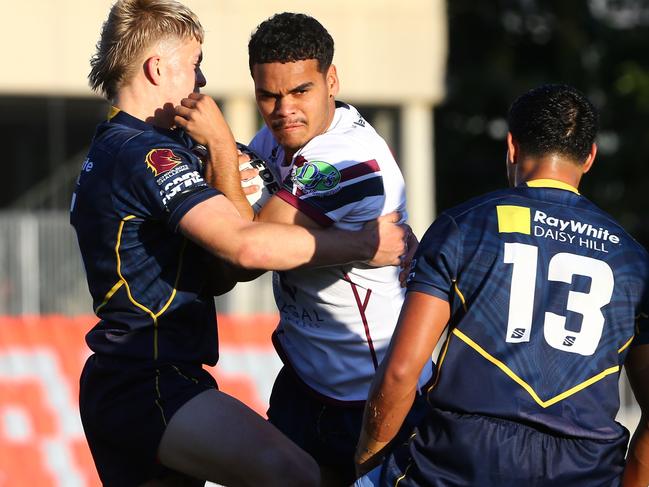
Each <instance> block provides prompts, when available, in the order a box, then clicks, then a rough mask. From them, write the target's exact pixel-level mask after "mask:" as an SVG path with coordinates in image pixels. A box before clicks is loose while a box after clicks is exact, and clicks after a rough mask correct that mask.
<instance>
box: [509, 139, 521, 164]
mask: <svg viewBox="0 0 649 487" xmlns="http://www.w3.org/2000/svg"><path fill="white" fill-rule="evenodd" d="M518 155H519V154H518V144H517V143H516V141H515V140H514V137H513V136H512V133H511V132H507V164H516V162H517V160H518Z"/></svg>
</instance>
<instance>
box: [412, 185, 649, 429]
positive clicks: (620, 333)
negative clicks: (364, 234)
mask: <svg viewBox="0 0 649 487" xmlns="http://www.w3.org/2000/svg"><path fill="white" fill-rule="evenodd" d="M648 279H649V258H648V255H647V253H646V251H645V250H644V249H643V248H642V247H641V246H640V245H639V244H638V243H637V242H636V241H635V240H633V239H632V238H631V237H630V236H629V235H628V234H627V233H626V232H625V231H624V230H623V229H622V228H621V227H620V226H619V225H618V224H617V223H615V222H614V221H613V220H612V219H611V218H610V217H609V216H607V215H606V214H605V213H604V212H602V211H601V210H599V209H598V208H597V207H596V206H595V205H593V204H592V203H591V202H589V201H588V200H587V199H586V198H584V197H583V196H580V195H579V194H578V193H577V192H576V190H574V188H572V187H570V186H568V185H565V184H563V183H560V182H558V181H552V180H537V181H531V182H529V183H528V185H523V186H520V187H517V188H513V189H507V190H502V191H498V192H494V193H491V194H488V195H485V196H482V197H479V198H476V199H474V200H471V201H469V202H467V203H465V204H463V205H461V206H458V207H456V208H454V209H452V210H450V211H448V212H446V213H444V214H442V215H441V216H440V217H439V218H438V219H437V220H436V221H435V223H434V224H433V225H432V226H431V227H430V228H429V230H428V231H427V232H426V235H425V236H424V238H423V239H422V242H421V244H420V247H419V250H418V253H417V257H416V266H415V269H414V272H413V273H412V274H411V276H410V278H409V285H408V291H418V292H423V293H427V294H430V295H433V296H436V297H439V298H441V299H444V300H448V301H449V303H450V305H451V320H450V322H449V334H448V338H447V341H446V342H445V344H444V347H443V348H442V352H441V354H440V358H439V361H438V362H439V365H438V372H439V373H438V378H437V383H436V384H435V385H434V386H433V387H432V388H431V390H430V392H429V400H430V402H431V403H432V404H433V405H434V406H435V407H438V408H440V409H444V410H448V411H455V412H464V413H477V414H483V415H487V416H492V417H499V418H505V419H508V420H513V421H519V422H521V423H524V424H528V425H532V426H535V427H539V428H541V429H543V430H548V431H550V432H554V433H555V434H559V435H566V436H572V437H581V438H591V439H613V438H619V437H620V436H621V435H623V434H625V432H624V430H623V429H622V427H621V426H620V425H619V424H618V423H616V422H615V420H614V418H615V416H616V414H617V411H618V408H619V397H618V377H619V373H620V367H621V366H622V365H623V363H624V360H625V357H626V354H627V352H628V350H629V347H632V346H634V345H636V344H640V343H647V342H649V324H648V323H647V320H646V314H645V313H644V312H646V311H648V310H647V300H646V293H647V290H646V289H647V281H648Z"/></svg>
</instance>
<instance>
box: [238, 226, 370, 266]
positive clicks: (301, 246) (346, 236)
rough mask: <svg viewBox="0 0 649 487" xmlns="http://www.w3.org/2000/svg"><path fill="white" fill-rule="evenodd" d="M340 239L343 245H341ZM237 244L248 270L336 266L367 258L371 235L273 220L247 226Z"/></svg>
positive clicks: (368, 256) (363, 232)
mask: <svg viewBox="0 0 649 487" xmlns="http://www.w3.org/2000/svg"><path fill="white" fill-rule="evenodd" d="M341 242H343V243H346V245H342V246H341ZM241 245H242V249H241V251H240V254H241V258H242V265H243V267H245V268H252V269H260V268H261V269H270V270H288V269H295V268H297V267H319V266H330V265H340V264H347V263H350V262H354V261H357V260H368V259H369V258H371V256H372V253H373V243H372V241H371V234H370V233H368V232H365V231H361V232H350V231H344V230H334V229H331V230H317V229H307V228H304V227H300V226H297V225H284V224H273V223H263V224H255V225H252V226H250V227H249V228H247V229H246V230H245V231H244V232H243V233H242V241H241ZM341 247H342V248H341Z"/></svg>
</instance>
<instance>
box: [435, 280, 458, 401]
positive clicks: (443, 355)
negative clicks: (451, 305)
mask: <svg viewBox="0 0 649 487" xmlns="http://www.w3.org/2000/svg"><path fill="white" fill-rule="evenodd" d="M453 290H454V291H455V294H457V295H458V296H459V298H460V301H462V308H463V309H464V312H465V313H466V311H467V307H466V300H465V299H464V295H463V294H462V291H460V288H459V287H458V286H457V281H453ZM446 326H448V325H446ZM450 342H451V333H450V332H449V333H448V335H447V336H446V342H444V347H443V348H442V352H441V353H440V354H439V360H438V361H437V367H436V369H435V381H434V382H433V383H432V384H431V386H430V387H429V388H428V390H427V391H426V401H427V402H428V403H429V404H430V401H428V393H430V391H432V390H433V389H434V388H435V386H436V385H437V383H438V382H439V376H440V370H441V368H442V364H443V363H444V359H445V358H446V352H447V351H448V346H449V344H450Z"/></svg>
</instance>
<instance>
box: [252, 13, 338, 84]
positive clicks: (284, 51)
mask: <svg viewBox="0 0 649 487" xmlns="http://www.w3.org/2000/svg"><path fill="white" fill-rule="evenodd" d="M333 57H334V40H333V38H332V37H331V35H330V34H329V32H327V29H325V28H324V27H323V26H322V24H321V23H320V22H318V21H317V20H316V19H314V18H313V17H309V16H308V15H304V14H298V13H291V12H284V13H280V14H276V15H274V16H273V17H271V18H269V19H267V20H265V21H264V22H262V23H261V24H259V26H258V27H257V29H256V30H255V32H253V34H252V36H250V42H248V65H249V67H250V72H251V73H252V67H253V66H254V65H255V64H263V63H275V62H279V63H291V62H295V61H304V60H307V59H316V60H317V61H318V71H319V72H321V73H324V72H325V71H326V70H327V69H329V66H331V62H332V60H333Z"/></svg>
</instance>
